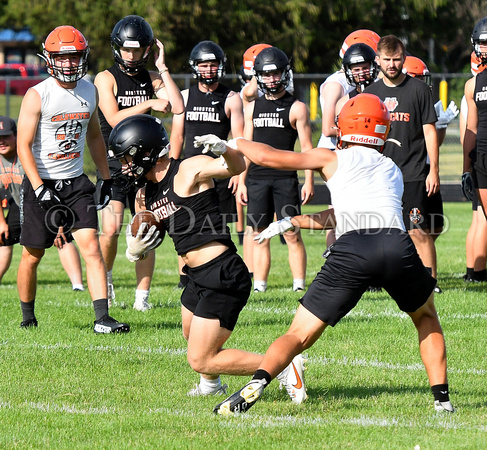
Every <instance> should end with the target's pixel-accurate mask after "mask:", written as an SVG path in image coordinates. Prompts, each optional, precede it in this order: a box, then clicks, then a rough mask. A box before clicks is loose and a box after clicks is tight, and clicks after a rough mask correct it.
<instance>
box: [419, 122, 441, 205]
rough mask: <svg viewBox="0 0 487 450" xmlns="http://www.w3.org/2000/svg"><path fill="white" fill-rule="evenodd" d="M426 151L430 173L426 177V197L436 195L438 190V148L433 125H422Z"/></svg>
mask: <svg viewBox="0 0 487 450" xmlns="http://www.w3.org/2000/svg"><path fill="white" fill-rule="evenodd" d="M423 133H424V140H425V142H426V151H427V152H428V156H429V160H430V171H429V174H428V175H427V177H426V191H427V192H428V196H431V195H433V194H436V193H437V192H438V191H439V189H440V167H439V163H438V159H439V153H440V150H439V148H438V135H437V134H436V127H435V124H434V123H427V124H424V125H423Z"/></svg>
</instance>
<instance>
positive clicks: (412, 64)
mask: <svg viewBox="0 0 487 450" xmlns="http://www.w3.org/2000/svg"><path fill="white" fill-rule="evenodd" d="M402 71H403V72H404V73H407V74H408V75H410V76H411V77H413V78H419V79H420V80H423V81H424V82H425V83H426V84H427V85H428V86H431V74H430V71H429V70H428V67H427V66H426V64H425V63H424V61H423V60H422V59H419V58H416V56H409V55H408V56H406V59H405V61H404V65H403V66H402Z"/></svg>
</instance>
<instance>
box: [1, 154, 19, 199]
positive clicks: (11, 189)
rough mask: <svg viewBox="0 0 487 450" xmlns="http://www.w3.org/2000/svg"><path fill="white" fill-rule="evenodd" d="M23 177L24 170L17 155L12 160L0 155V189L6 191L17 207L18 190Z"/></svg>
mask: <svg viewBox="0 0 487 450" xmlns="http://www.w3.org/2000/svg"><path fill="white" fill-rule="evenodd" d="M24 175H25V172H24V168H23V167H22V165H21V164H20V161H19V158H18V156H17V155H16V156H15V157H14V158H5V157H4V156H3V155H0V188H4V189H5V190H6V191H8V193H9V194H10V195H11V196H12V198H13V200H14V202H15V203H16V204H17V205H20V189H21V185H22V181H23V179H24ZM7 198H9V195H7Z"/></svg>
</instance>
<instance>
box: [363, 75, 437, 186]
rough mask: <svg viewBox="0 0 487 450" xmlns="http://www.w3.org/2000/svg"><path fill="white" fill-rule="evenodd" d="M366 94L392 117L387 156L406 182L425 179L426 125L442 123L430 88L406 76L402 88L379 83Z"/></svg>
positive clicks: (385, 153) (385, 151)
mask: <svg viewBox="0 0 487 450" xmlns="http://www.w3.org/2000/svg"><path fill="white" fill-rule="evenodd" d="M365 92H367V93H368V94H375V95H377V96H378V97H379V98H380V99H381V100H382V101H383V102H384V103H385V105H386V106H387V109H388V110H389V113H390V115H391V130H390V132H389V135H388V137H387V139H388V141H387V142H386V144H385V146H384V155H385V156H388V157H390V158H391V159H392V160H393V161H394V162H395V163H396V164H397V165H398V166H399V168H400V169H401V171H402V174H403V178H404V182H409V181H422V180H425V178H426V176H427V167H426V157H427V151H426V142H425V139H424V133H423V125H425V124H430V123H431V124H434V123H435V122H436V121H437V120H438V118H437V117H436V112H435V107H434V104H433V96H432V94H431V90H430V88H429V86H428V85H427V84H426V83H425V82H424V81H421V80H417V79H415V78H412V77H410V76H409V75H406V79H405V80H404V81H403V82H402V83H401V84H400V85H399V86H395V87H389V86H386V85H385V84H384V81H383V80H379V81H377V82H375V83H373V84H371V85H370V86H369V87H367V89H366V90H365Z"/></svg>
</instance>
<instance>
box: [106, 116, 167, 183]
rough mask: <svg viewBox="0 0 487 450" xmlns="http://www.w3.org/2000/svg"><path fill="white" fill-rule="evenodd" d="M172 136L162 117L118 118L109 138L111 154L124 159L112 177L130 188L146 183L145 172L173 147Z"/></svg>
mask: <svg viewBox="0 0 487 450" xmlns="http://www.w3.org/2000/svg"><path fill="white" fill-rule="evenodd" d="M170 148H171V147H170V144H169V137H168V135H167V132H166V130H165V128H164V125H163V124H162V122H161V120H160V119H158V118H156V117H153V116H150V115H148V114H136V115H134V116H130V117H127V118H126V119H124V120H122V121H121V122H119V123H118V124H117V125H116V126H115V127H114V128H113V130H112V131H111V133H110V137H109V138H108V156H109V157H110V159H112V160H118V161H121V162H122V168H121V169H119V170H117V171H115V173H113V174H112V177H113V178H114V179H116V180H117V181H118V183H119V184H122V185H124V187H125V188H126V189H128V188H129V187H130V186H132V185H134V184H135V185H137V186H139V187H140V186H142V185H144V184H145V175H146V174H147V173H148V172H149V171H150V170H151V169H152V168H153V167H154V166H155V165H156V163H157V160H158V159H159V158H162V157H163V156H165V155H167V154H168V153H169V150H170Z"/></svg>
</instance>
